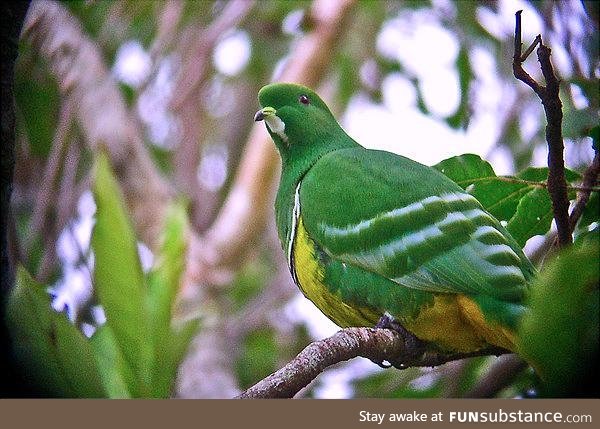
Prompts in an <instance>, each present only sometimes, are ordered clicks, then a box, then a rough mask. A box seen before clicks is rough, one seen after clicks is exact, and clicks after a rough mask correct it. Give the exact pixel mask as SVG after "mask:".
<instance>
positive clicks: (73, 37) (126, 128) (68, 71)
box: [22, 1, 172, 248]
mask: <svg viewBox="0 0 600 429" xmlns="http://www.w3.org/2000/svg"><path fill="white" fill-rule="evenodd" d="M22 37H23V38H25V39H26V40H27V41H28V42H29V43H31V45H32V46H33V47H34V49H35V51H36V52H37V53H38V54H39V55H40V56H41V57H43V58H44V60H45V61H46V62H47V63H48V67H49V69H50V71H51V72H52V74H53V75H54V77H55V78H56V80H57V83H58V87H59V90H60V93H61V96H63V97H65V98H68V99H69V101H68V102H69V103H72V105H74V106H77V109H76V112H75V115H76V118H77V121H78V123H79V125H80V127H81V130H82V133H83V135H84V136H85V142H86V143H87V144H88V145H89V146H90V148H91V150H96V149H97V148H98V147H104V148H106V150H107V152H108V154H109V156H110V158H111V163H112V165H113V167H114V169H115V172H116V174H117V177H118V179H119V181H120V182H121V187H122V189H123V192H124V194H125V199H126V202H127V204H128V206H129V208H130V209H131V213H132V215H133V218H134V224H135V226H136V230H137V232H138V234H139V236H140V238H141V239H142V240H143V241H144V242H145V243H147V244H148V245H149V246H150V247H151V248H154V247H155V245H156V244H158V239H159V237H160V232H161V230H162V222H163V218H164V214H165V213H164V212H165V209H166V207H167V206H168V203H169V201H170V199H171V197H172V193H171V191H170V189H169V187H168V186H167V184H166V183H165V181H164V180H163V178H162V177H161V176H160V174H159V173H158V171H157V170H156V168H155V166H154V164H153V163H152V160H151V158H150V155H149V154H148V152H147V150H146V148H145V146H144V142H143V138H142V132H141V130H140V129H139V126H138V124H137V122H136V121H135V119H134V117H133V116H132V115H131V113H130V112H129V111H128V109H127V106H126V104H125V100H124V99H123V97H122V95H121V93H120V91H119V88H118V86H117V84H116V82H115V81H114V79H113V78H112V77H111V75H110V73H109V71H108V70H107V69H106V66H105V64H104V60H103V58H102V55H101V53H100V52H99V50H98V46H97V45H95V44H94V43H93V42H92V41H91V40H90V39H89V38H88V37H87V36H86V35H85V34H84V32H83V30H82V28H81V26H80V25H79V23H78V21H77V20H76V19H74V18H73V16H72V15H71V14H70V13H69V11H68V10H67V9H66V8H65V7H64V6H63V5H62V4H60V3H57V2H53V1H34V2H33V3H32V4H31V7H30V9H29V12H28V14H27V18H26V20H25V24H24V28H23V36H22Z"/></svg>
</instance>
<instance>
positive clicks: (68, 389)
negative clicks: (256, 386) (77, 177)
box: [8, 152, 198, 397]
mask: <svg viewBox="0 0 600 429" xmlns="http://www.w3.org/2000/svg"><path fill="white" fill-rule="evenodd" d="M94 171H95V174H94V183H93V188H94V198H95V201H96V204H97V213H96V224H95V227H94V232H93V235H92V248H93V250H94V256H95V262H94V285H95V290H96V293H97V294H98V299H99V302H100V304H101V305H102V307H103V308H104V311H105V313H106V323H105V324H104V325H102V326H99V327H97V329H96V330H95V332H94V333H93V334H92V336H91V338H90V339H89V340H88V339H86V338H85V337H84V336H83V334H82V333H81V332H80V331H79V330H78V329H77V328H76V327H75V326H74V325H73V324H72V323H71V322H70V321H69V320H68V319H67V318H66V316H65V314H63V313H57V312H55V311H54V310H53V309H52V307H51V306H50V296H49V295H48V294H47V292H46V291H45V288H44V287H43V286H42V285H40V284H38V283H37V282H35V281H34V280H33V279H32V278H31V276H30V275H29V274H28V273H27V271H25V269H23V268H19V271H18V276H17V286H16V287H15V289H14V290H13V292H12V294H11V297H10V300H9V304H8V321H9V324H10V327H11V331H12V333H13V342H14V344H15V346H16V350H17V353H18V355H19V357H20V362H21V363H22V364H23V368H24V374H27V376H28V377H31V379H32V383H33V384H34V385H36V386H40V387H41V388H43V389H45V390H47V393H48V394H49V395H50V396H65V397H102V396H108V397H168V396H169V395H170V394H171V390H172V388H173V383H174V381H175V376H176V373H177V368H178V365H179V362H180V361H181V359H182V358H183V356H184V354H185V352H186V350H187V346H188V344H189V342H190V340H191V338H192V335H193V334H194V333H195V332H196V330H197V327H198V320H197V319H194V320H190V321H187V322H186V323H184V324H183V326H172V307H173V303H174V300H175V294H176V292H177V289H178V286H179V279H180V276H181V272H182V270H183V260H184V255H185V243H186V241H185V237H186V235H185V232H186V228H187V213H186V208H185V205H184V204H182V203H179V204H177V205H176V206H174V207H172V208H171V210H170V212H169V214H168V217H167V220H166V222H165V229H164V232H163V234H164V236H163V238H162V243H163V244H162V247H161V249H160V251H159V252H158V254H157V257H156V263H155V265H154V267H153V269H152V270H151V271H150V273H149V274H148V275H147V276H145V275H144V273H143V272H142V269H141V265H140V261H139V257H138V251H137V241H136V239H135V236H134V233H133V229H132V227H131V224H130V220H129V217H128V216H127V214H126V211H125V208H124V202H123V197H122V195H121V191H120V189H119V187H118V185H117V182H116V179H115V177H114V175H113V173H112V170H111V167H110V166H109V162H108V158H107V157H106V155H105V154H104V153H103V152H100V153H99V155H98V157H97V159H96V163H95V166H94Z"/></svg>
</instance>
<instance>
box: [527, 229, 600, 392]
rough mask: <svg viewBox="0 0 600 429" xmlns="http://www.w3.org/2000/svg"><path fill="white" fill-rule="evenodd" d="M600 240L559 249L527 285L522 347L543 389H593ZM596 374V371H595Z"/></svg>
mask: <svg viewBox="0 0 600 429" xmlns="http://www.w3.org/2000/svg"><path fill="white" fill-rule="evenodd" d="M599 260H600V246H599V243H598V241H597V240H595V242H591V243H586V244H584V245H582V246H574V247H571V248H569V249H566V250H564V251H563V252H561V253H560V255H558V257H556V258H555V259H554V260H553V261H552V262H551V263H549V264H548V265H547V266H546V268H545V270H544V271H543V272H542V273H541V274H540V276H539V277H538V278H537V279H536V281H535V282H534V284H533V285H532V295H531V302H530V305H531V309H532V311H531V313H530V314H528V315H527V316H526V317H525V319H524V320H523V326H522V329H521V336H520V338H521V344H520V350H521V353H522V354H523V355H524V356H526V357H527V358H528V359H531V361H532V362H535V363H536V366H537V367H538V370H539V372H540V374H541V376H542V380H543V383H542V391H541V393H542V395H544V396H551V397H554V396H567V397H570V396H580V395H585V394H586V393H587V394H590V393H591V392H594V391H595V390H597V386H593V384H594V383H596V382H597V375H598V367H597V364H598V337H599V335H600V331H599V327H600V320H599V314H600V307H599V303H600V295H599V290H598V286H599V284H600V273H599V270H600V267H599V265H598V261H599ZM594 374H596V377H595V376H594Z"/></svg>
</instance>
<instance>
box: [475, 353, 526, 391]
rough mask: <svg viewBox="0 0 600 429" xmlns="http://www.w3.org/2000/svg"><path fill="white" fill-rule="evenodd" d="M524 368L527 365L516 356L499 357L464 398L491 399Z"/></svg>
mask: <svg viewBox="0 0 600 429" xmlns="http://www.w3.org/2000/svg"><path fill="white" fill-rule="evenodd" d="M525 368H527V363H526V362H525V361H524V360H523V359H521V358H520V357H519V356H518V355H506V356H501V357H500V358H498V360H497V361H496V362H494V363H493V364H492V365H491V366H490V368H489V369H488V370H487V372H486V373H485V374H484V375H483V376H482V377H481V378H480V379H479V380H478V381H477V383H476V384H475V386H473V388H472V389H471V390H470V391H469V392H467V393H466V394H465V395H464V397H465V398H493V397H494V396H496V395H497V394H498V393H499V392H500V391H501V390H502V389H504V388H505V387H506V386H508V385H509V384H510V383H512V382H513V380H514V379H515V378H516V376H517V375H519V374H520V373H521V371H523V370H524V369H525Z"/></svg>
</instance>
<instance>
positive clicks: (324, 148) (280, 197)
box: [275, 129, 360, 243]
mask: <svg viewBox="0 0 600 429" xmlns="http://www.w3.org/2000/svg"><path fill="white" fill-rule="evenodd" d="M340 131H342V133H341V134H340V135H337V136H328V138H327V139H323V140H320V141H318V142H314V143H312V144H311V143H304V142H291V144H290V145H289V147H288V148H286V149H287V150H285V151H282V150H280V154H281V160H282V169H281V179H280V182H279V190H278V192H277V198H276V200H275V212H276V216H277V228H278V232H279V238H280V240H281V241H282V243H285V241H286V239H287V234H288V232H289V228H290V225H291V217H292V210H293V208H294V194H295V191H296V187H297V186H298V184H299V183H300V181H301V180H302V178H303V177H304V175H305V174H306V173H307V172H308V170H310V168H311V167H312V166H313V165H314V164H315V163H316V162H317V161H318V160H319V159H320V158H321V157H323V156H324V155H325V154H327V153H329V152H333V151H335V150H340V149H346V148H351V147H358V146H360V145H359V144H358V143H356V142H355V141H354V140H352V139H351V138H350V137H349V136H348V135H347V134H346V133H345V132H343V130H341V129H340ZM325 143H326V144H325Z"/></svg>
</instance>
